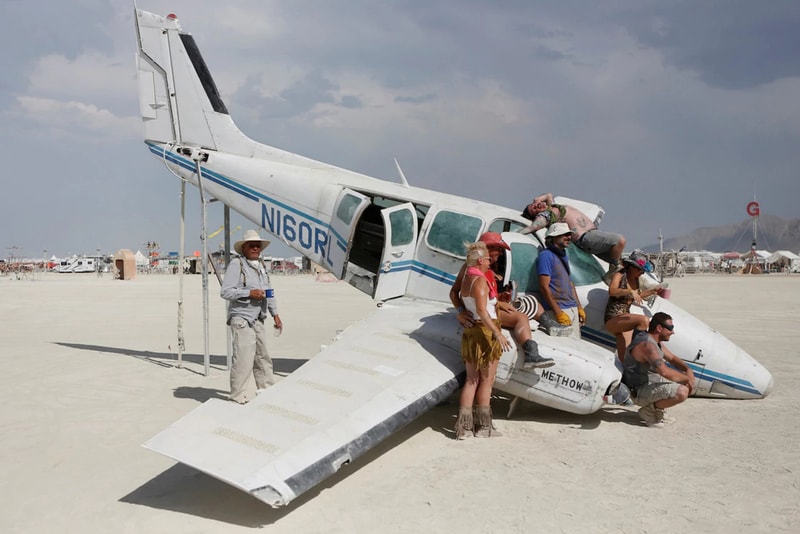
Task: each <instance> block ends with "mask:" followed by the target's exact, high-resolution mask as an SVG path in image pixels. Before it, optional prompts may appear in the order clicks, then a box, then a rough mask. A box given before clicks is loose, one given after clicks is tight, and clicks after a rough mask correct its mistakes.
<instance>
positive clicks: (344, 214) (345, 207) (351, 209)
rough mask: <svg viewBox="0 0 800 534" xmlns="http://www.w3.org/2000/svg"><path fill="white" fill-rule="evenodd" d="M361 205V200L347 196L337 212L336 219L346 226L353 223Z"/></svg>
mask: <svg viewBox="0 0 800 534" xmlns="http://www.w3.org/2000/svg"><path fill="white" fill-rule="evenodd" d="M359 204H361V199H360V198H358V197H356V196H353V195H345V197H344V198H343V199H342V201H341V202H340V203H339V209H337V210H336V217H337V218H338V219H339V220H340V221H342V222H343V223H345V224H350V223H351V222H353V214H354V213H355V211H356V208H358V205H359Z"/></svg>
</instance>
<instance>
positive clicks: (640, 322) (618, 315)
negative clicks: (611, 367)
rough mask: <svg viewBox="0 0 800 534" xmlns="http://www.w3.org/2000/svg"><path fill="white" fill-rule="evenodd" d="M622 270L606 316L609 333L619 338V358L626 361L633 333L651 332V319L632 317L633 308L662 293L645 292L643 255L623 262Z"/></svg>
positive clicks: (613, 283)
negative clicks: (641, 279) (649, 323)
mask: <svg viewBox="0 0 800 534" xmlns="http://www.w3.org/2000/svg"><path fill="white" fill-rule="evenodd" d="M622 264H623V267H622V270H621V271H619V272H616V273H614V274H613V275H612V276H611V282H610V283H609V285H608V302H607V303H606V312H605V315H604V316H603V320H604V321H605V327H606V330H608V331H609V332H610V333H612V334H614V336H615V337H616V338H617V357H618V358H619V361H622V359H623V358H624V357H625V349H626V347H627V346H628V345H630V343H631V336H632V335H633V330H634V329H637V330H647V323H648V321H647V317H645V316H644V315H641V314H638V313H631V305H633V304H636V305H637V306H641V305H642V302H643V301H644V299H646V298H648V297H651V296H653V295H655V294H657V293H658V292H659V289H660V286H658V287H656V288H655V289H641V288H640V287H639V277H640V276H642V274H644V272H645V266H646V265H647V260H646V259H645V258H644V257H643V256H641V255H640V254H636V253H634V254H631V255H630V256H629V257H628V258H625V259H624V260H622Z"/></svg>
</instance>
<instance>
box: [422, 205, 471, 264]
mask: <svg viewBox="0 0 800 534" xmlns="http://www.w3.org/2000/svg"><path fill="white" fill-rule="evenodd" d="M482 226H483V221H482V220H481V219H479V218H477V217H472V216H470V215H465V214H463V213H455V212H452V211H440V212H438V213H437V214H436V217H435V218H434V219H433V223H431V227H430V230H428V236H427V243H428V246H429V247H430V248H432V249H434V250H436V251H438V252H444V253H447V254H450V255H452V256H456V257H459V258H463V257H464V254H465V253H466V251H465V250H464V243H474V242H475V241H476V240H477V239H478V232H480V231H481V227H482Z"/></svg>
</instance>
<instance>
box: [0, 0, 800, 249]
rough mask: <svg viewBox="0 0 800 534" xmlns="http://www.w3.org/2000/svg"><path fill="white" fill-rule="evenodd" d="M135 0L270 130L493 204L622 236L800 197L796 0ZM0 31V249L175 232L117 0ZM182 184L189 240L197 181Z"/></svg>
mask: <svg viewBox="0 0 800 534" xmlns="http://www.w3.org/2000/svg"><path fill="white" fill-rule="evenodd" d="M137 4H138V7H139V8H141V9H145V10H148V11H152V12H155V13H159V14H167V13H175V14H177V15H178V17H179V20H180V22H181V25H182V27H183V29H184V30H185V31H188V32H190V33H192V34H193V35H194V36H195V39H196V40H197V43H198V45H199V47H200V50H201V52H202V53H203V55H204V57H205V59H206V63H207V64H208V66H209V68H210V69H211V72H212V74H213V75H214V77H215V81H216V83H217V85H218V87H219V89H220V91H221V93H222V95H223V99H224V100H225V102H226V104H227V106H228V109H229V111H230V113H231V115H232V116H233V118H234V120H235V121H236V122H237V124H238V125H239V127H240V128H241V129H242V130H243V131H244V132H245V133H246V134H248V135H249V136H251V137H253V138H255V139H256V140H258V141H261V142H264V143H267V144H271V145H274V146H278V147H280V148H283V149H286V150H290V151H292V152H297V153H300V154H303V155H305V156H309V157H312V158H315V159H319V160H322V161H325V162H328V163H332V164H335V165H338V166H341V167H345V168H349V169H352V170H355V171H359V172H362V173H365V174H369V175H372V176H376V177H380V178H385V179H388V180H392V181H397V172H396V169H395V166H394V162H393V158H394V157H397V158H398V160H399V161H400V164H401V166H402V168H403V171H404V173H405V175H406V177H407V178H408V180H409V182H411V183H412V184H413V185H416V186H420V187H425V188H430V189H435V190H439V191H444V192H450V193H455V192H457V191H458V190H461V191H469V195H468V196H471V197H474V198H480V199H482V200H486V201H490V202H494V203H497V204H502V205H506V206H510V207H514V208H522V206H523V205H524V204H525V203H527V201H528V199H530V198H532V197H533V196H534V195H536V194H539V193H542V192H546V191H552V192H554V193H556V194H562V195H566V196H570V197H574V198H579V199H583V200H588V201H592V202H595V203H597V204H600V205H601V206H603V207H604V208H605V210H606V216H605V218H604V220H603V227H604V228H605V229H607V230H610V231H616V232H620V233H624V234H625V235H626V236H627V237H628V243H629V247H628V248H629V249H632V248H634V247H643V246H646V245H650V244H653V243H657V236H658V234H659V230H660V229H661V230H663V234H664V236H665V237H674V236H677V235H680V234H683V233H686V232H689V231H691V230H693V229H695V228H699V227H704V226H718V225H728V224H733V223H737V222H740V221H742V220H744V219H746V218H747V214H746V213H745V206H746V204H747V203H748V202H749V201H750V200H752V198H753V194H754V193H755V194H756V195H757V197H758V200H759V202H760V204H761V210H762V213H767V214H772V215H777V216H780V217H786V218H794V217H800V209H799V208H798V201H799V200H800V176H799V175H800V98H799V97H798V95H800V31H798V28H800V4H798V2H797V1H795V0H787V1H775V0H769V1H764V2H754V1H750V0H739V1H710V0H709V1H702V0H701V1H669V0H666V1H665V0H658V1H646V0H637V1H585V2H578V1H572V2H556V1H552V2H540V1H534V0H520V1H505V2H502V1H491V2H490V1H488V0H487V1H479V0H459V1H448V2H443V1H442V2H431V1H430V0H426V1H386V2H380V1H378V0H364V1H361V0H347V1H344V0H320V1H280V2H279V1H268V0H227V1H225V2H220V1H210V0H208V1H204V0H191V1H189V0H173V1H157V0H139V1H138V2H137ZM33 5H35V6H36V7H35V9H32V6H33ZM0 30H1V31H0V45H2V46H0V49H1V50H2V54H3V62H2V65H3V75H2V77H0V110H2V111H1V112H2V126H0V132H2V155H3V160H4V161H3V163H4V165H3V175H2V183H3V191H2V193H0V247H2V250H0V257H7V256H9V255H14V256H41V255H42V251H44V250H47V255H48V256H50V255H52V254H55V255H57V256H64V255H68V254H72V253H94V251H95V250H96V249H97V248H99V249H101V251H103V252H114V251H116V250H118V249H120V248H130V249H133V250H134V251H135V250H136V249H144V247H145V243H147V242H148V241H157V242H158V243H160V244H161V245H162V251H172V250H177V249H178V236H179V206H180V203H179V196H178V194H179V190H180V185H179V183H178V180H176V179H175V178H174V177H173V176H172V175H171V174H170V173H168V172H167V171H166V170H165V169H164V168H163V166H162V165H161V163H160V162H159V161H158V160H157V159H156V158H154V157H153V156H151V155H150V154H149V152H148V151H147V150H146V148H145V145H144V143H143V140H142V135H141V121H140V118H139V116H138V100H137V94H136V89H137V83H136V72H135V63H134V47H135V40H134V23H133V5H132V2H126V1H120V0H113V1H112V0H71V1H69V2H65V1H63V0H41V1H39V2H35V3H33V4H32V3H30V2H29V1H27V0H25V1H23V0H1V1H0ZM188 204H189V209H190V211H191V213H190V217H189V219H188V221H187V248H188V250H190V251H191V250H193V249H198V248H199V247H200V240H199V235H200V221H199V215H198V214H199V200H198V194H197V190H196V189H194V188H191V190H190V195H189V197H188ZM208 221H209V222H208V227H209V231H214V230H216V229H217V228H218V227H219V226H220V225H221V224H222V209H221V207H220V206H217V205H212V206H211V207H210V212H209V219H208ZM235 225H241V226H242V227H243V229H247V228H251V227H253V225H252V224H251V223H247V222H246V221H244V220H242V219H240V218H236V219H235V221H234V226H235ZM238 235H239V236H240V235H241V233H239V234H238ZM234 239H236V236H235V237H234ZM220 241H221V237H217V238H213V239H211V240H210V241H209V246H210V248H212V249H216V248H218V247H219V245H220ZM267 252H268V253H273V254H276V255H283V254H289V250H288V249H286V248H283V246H282V245H277V246H273V247H271V248H270V249H268V251H267Z"/></svg>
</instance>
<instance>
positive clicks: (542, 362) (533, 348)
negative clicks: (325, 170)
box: [522, 339, 556, 369]
mask: <svg viewBox="0 0 800 534" xmlns="http://www.w3.org/2000/svg"><path fill="white" fill-rule="evenodd" d="M522 352H524V353H525V362H524V363H523V364H522V368H523V369H544V368H545V367H552V366H553V365H555V364H556V361H555V360H554V359H553V358H542V357H541V356H539V346H538V345H537V344H536V342H535V341H534V340H532V339H529V340H528V341H526V342H525V343H523V344H522Z"/></svg>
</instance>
